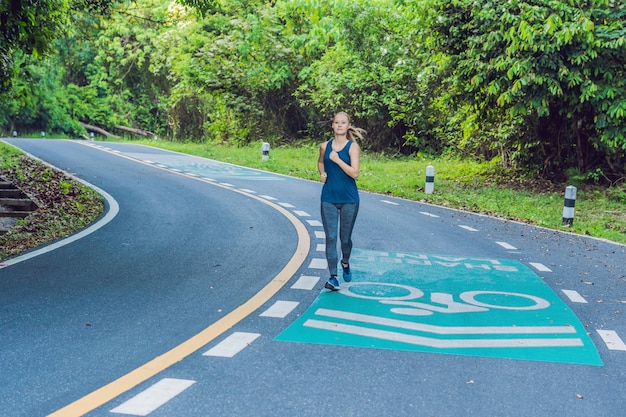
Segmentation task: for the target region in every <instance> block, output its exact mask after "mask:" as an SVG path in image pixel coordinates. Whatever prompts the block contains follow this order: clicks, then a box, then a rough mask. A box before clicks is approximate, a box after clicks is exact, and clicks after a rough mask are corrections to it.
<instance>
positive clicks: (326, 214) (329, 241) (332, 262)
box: [321, 201, 339, 275]
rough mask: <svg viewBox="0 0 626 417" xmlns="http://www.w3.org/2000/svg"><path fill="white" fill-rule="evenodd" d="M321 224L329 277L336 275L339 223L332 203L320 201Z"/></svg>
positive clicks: (337, 213)
mask: <svg viewBox="0 0 626 417" xmlns="http://www.w3.org/2000/svg"><path fill="white" fill-rule="evenodd" d="M321 214H322V224H323V225H324V233H325V234H326V261H327V262H328V270H329V271H330V275H337V262H338V261H339V259H338V258H339V256H338V255H337V223H338V221H339V211H338V210H337V206H336V205H335V204H332V203H326V202H324V201H322V208H321Z"/></svg>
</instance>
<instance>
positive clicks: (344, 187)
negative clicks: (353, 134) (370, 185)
mask: <svg viewBox="0 0 626 417" xmlns="http://www.w3.org/2000/svg"><path fill="white" fill-rule="evenodd" d="M350 146H352V141H348V143H347V144H346V146H344V147H343V149H342V150H340V151H339V152H338V154H339V158H341V160H342V161H344V162H345V163H346V164H350ZM332 149H333V141H332V140H330V141H328V143H327V144H326V152H324V170H325V171H326V174H327V175H328V177H327V178H326V182H325V183H324V186H323V187H322V201H324V202H326V203H358V202H359V190H358V189H357V186H356V180H355V179H354V178H352V177H351V176H349V175H348V174H346V173H345V172H343V169H341V167H339V165H337V164H336V163H334V162H333V161H331V160H330V158H329V156H330V152H331V150H332Z"/></svg>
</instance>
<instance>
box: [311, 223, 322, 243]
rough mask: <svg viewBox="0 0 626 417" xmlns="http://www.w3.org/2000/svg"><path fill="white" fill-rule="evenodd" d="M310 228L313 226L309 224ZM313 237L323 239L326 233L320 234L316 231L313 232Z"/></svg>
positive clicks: (320, 232)
mask: <svg viewBox="0 0 626 417" xmlns="http://www.w3.org/2000/svg"><path fill="white" fill-rule="evenodd" d="M309 224H311V223H309ZM311 226H313V225H312V224H311ZM315 237H316V238H317V239H324V238H325V237H326V233H324V232H322V231H320V230H316V231H315Z"/></svg>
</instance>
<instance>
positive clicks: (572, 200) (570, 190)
mask: <svg viewBox="0 0 626 417" xmlns="http://www.w3.org/2000/svg"><path fill="white" fill-rule="evenodd" d="M575 205H576V187H574V186H573V185H568V186H567V187H565V202H564V204H563V226H571V225H572V224H574V206H575Z"/></svg>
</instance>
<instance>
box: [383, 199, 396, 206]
mask: <svg viewBox="0 0 626 417" xmlns="http://www.w3.org/2000/svg"><path fill="white" fill-rule="evenodd" d="M380 201H381V203H385V204H391V205H392V206H399V205H400V204H398V203H395V202H393V201H389V200H380Z"/></svg>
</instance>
